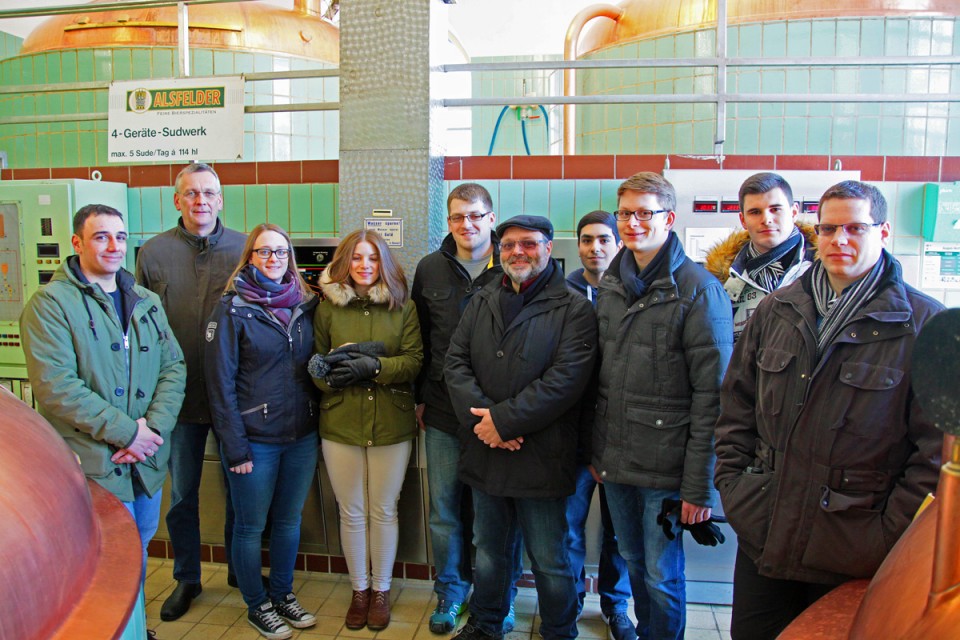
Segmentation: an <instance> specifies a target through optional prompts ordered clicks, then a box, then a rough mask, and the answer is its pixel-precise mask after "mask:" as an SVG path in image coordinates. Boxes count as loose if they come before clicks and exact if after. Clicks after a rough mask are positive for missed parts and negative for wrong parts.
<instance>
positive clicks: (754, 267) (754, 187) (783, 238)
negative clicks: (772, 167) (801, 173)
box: [704, 173, 816, 340]
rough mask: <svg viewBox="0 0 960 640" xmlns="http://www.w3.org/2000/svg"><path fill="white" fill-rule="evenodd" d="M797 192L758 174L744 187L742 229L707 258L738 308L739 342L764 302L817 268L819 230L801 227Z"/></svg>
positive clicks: (735, 323)
mask: <svg viewBox="0 0 960 640" xmlns="http://www.w3.org/2000/svg"><path fill="white" fill-rule="evenodd" d="M798 212H799V207H798V206H797V203H796V202H794V200H793V190H792V189H791V188H790V185H789V183H787V181H786V180H784V179H783V177H781V176H779V175H777V174H776V173H757V174H754V175H752V176H750V177H749V178H747V179H746V180H745V181H744V183H743V184H742V185H741V186H740V224H741V225H742V226H743V229H741V230H738V231H734V232H733V233H732V234H730V236H729V237H728V238H727V239H726V240H723V241H722V242H720V243H718V244H717V245H716V246H714V247H713V248H711V249H710V251H709V252H708V253H707V258H706V263H705V265H704V266H706V268H707V271H709V272H710V273H712V274H713V275H715V276H716V277H717V279H718V280H720V282H722V283H723V288H724V289H725V290H726V292H727V295H729V296H730V302H731V303H733V339H734V340H736V339H737V338H739V337H740V334H741V333H742V332H743V328H744V327H745V326H746V324H747V320H749V319H750V316H751V315H753V312H754V310H755V309H756V308H757V305H758V304H760V301H761V300H763V297H764V296H766V295H767V294H768V293H770V292H771V291H773V290H774V289H778V288H780V287H785V286H787V285H788V284H790V283H791V282H793V281H794V280H796V279H797V278H799V277H800V276H801V275H802V274H803V272H804V271H806V270H807V269H809V268H810V265H811V264H812V263H813V254H814V248H815V242H814V241H815V238H816V236H815V234H814V232H813V227H811V226H810V225H806V224H797V223H796V219H797V213H798Z"/></svg>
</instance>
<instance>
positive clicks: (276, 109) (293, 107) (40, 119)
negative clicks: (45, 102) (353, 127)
mask: <svg viewBox="0 0 960 640" xmlns="http://www.w3.org/2000/svg"><path fill="white" fill-rule="evenodd" d="M339 109H340V103H339V102H297V103H294V104H276V105H274V104H262V105H247V106H245V107H244V108H243V112H244V113H287V112H292V111H337V110H339ZM108 119H109V114H108V113H107V112H105V111H101V112H98V113H63V114H57V115H47V116H9V117H7V118H0V125H5V124H45V123H48V122H89V121H91V120H108Z"/></svg>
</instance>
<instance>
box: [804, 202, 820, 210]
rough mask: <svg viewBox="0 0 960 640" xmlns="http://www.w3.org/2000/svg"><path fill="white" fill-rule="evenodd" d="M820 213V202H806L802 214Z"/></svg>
mask: <svg viewBox="0 0 960 640" xmlns="http://www.w3.org/2000/svg"><path fill="white" fill-rule="evenodd" d="M818 211H820V201H819V200H804V201H803V205H802V206H801V213H817V212H818Z"/></svg>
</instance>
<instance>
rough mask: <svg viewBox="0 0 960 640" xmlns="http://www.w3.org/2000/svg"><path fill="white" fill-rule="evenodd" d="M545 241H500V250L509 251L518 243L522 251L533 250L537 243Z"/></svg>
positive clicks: (544, 241)
mask: <svg viewBox="0 0 960 640" xmlns="http://www.w3.org/2000/svg"><path fill="white" fill-rule="evenodd" d="M546 242H547V241H546V240H518V241H517V242H501V243H500V251H502V252H504V253H510V252H512V251H513V250H514V249H516V248H517V245H520V248H521V249H523V250H524V251H533V250H534V249H536V248H537V245H538V244H541V243H546Z"/></svg>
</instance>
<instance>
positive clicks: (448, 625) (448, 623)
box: [430, 600, 466, 633]
mask: <svg viewBox="0 0 960 640" xmlns="http://www.w3.org/2000/svg"><path fill="white" fill-rule="evenodd" d="M465 609H466V606H465V605H464V603H462V602H452V601H450V600H441V601H440V602H438V603H437V608H436V609H434V610H433V613H432V614H430V631H432V632H433V633H450V632H451V631H453V630H454V628H455V627H456V626H457V617H458V616H459V615H460V614H461V613H463V612H464V610H465Z"/></svg>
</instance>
